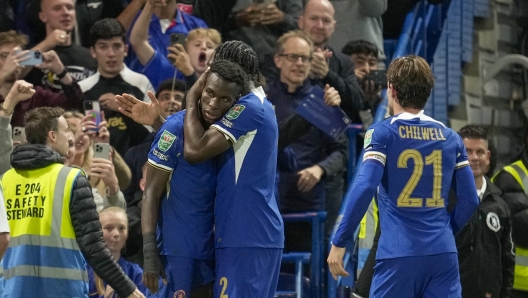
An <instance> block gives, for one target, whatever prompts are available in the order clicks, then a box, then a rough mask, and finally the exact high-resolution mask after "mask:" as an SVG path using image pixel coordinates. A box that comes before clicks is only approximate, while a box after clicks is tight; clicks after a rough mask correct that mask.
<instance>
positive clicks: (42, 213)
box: [0, 107, 144, 297]
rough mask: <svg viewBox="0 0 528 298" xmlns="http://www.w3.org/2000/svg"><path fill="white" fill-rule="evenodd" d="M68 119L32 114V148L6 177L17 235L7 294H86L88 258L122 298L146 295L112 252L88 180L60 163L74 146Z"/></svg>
mask: <svg viewBox="0 0 528 298" xmlns="http://www.w3.org/2000/svg"><path fill="white" fill-rule="evenodd" d="M63 114H64V110H62V109H61V108H49V107H41V108H36V109H33V110H32V111H30V112H29V113H28V114H27V115H26V117H25V123H26V127H25V128H26V136H27V140H28V144H26V145H20V146H18V147H16V148H15V149H14V150H13V153H12V155H11V165H12V166H13V169H11V170H9V171H7V172H6V173H5V174H4V175H3V176H2V177H0V182H1V183H0V187H1V190H2V192H3V194H4V200H5V204H6V211H7V217H8V221H9V223H10V227H11V230H12V234H11V242H10V244H9V248H8V251H7V253H6V255H5V256H4V259H3V266H4V267H3V269H4V275H5V284H4V286H5V289H4V295H6V296H9V297H37V296H38V295H42V293H45V294H47V295H54V296H56V297H73V296H78V297H83V296H87V295H88V287H87V283H88V277H87V272H86V266H85V261H87V262H88V264H90V266H91V267H92V268H93V270H94V272H95V273H96V274H97V275H98V276H100V277H101V278H102V279H103V280H105V281H106V282H108V284H109V285H110V286H111V287H112V288H113V289H114V290H115V292H116V293H117V294H118V295H119V296H120V297H144V295H143V294H141V292H139V290H138V289H137V287H136V285H134V283H133V282H132V281H131V280H130V279H129V278H128V277H127V276H126V275H125V273H124V272H123V271H122V270H121V268H120V267H119V265H117V263H116V262H115V260H114V259H113V257H112V254H111V253H110V251H109V250H108V248H106V245H105V242H104V239H103V233H102V229H101V223H100V222H99V216H98V214H97V211H96V208H95V202H94V199H93V195H92V190H91V186H90V183H89V182H88V179H87V178H86V177H85V176H84V175H83V173H82V170H80V169H76V168H70V167H66V166H64V165H63V164H62V157H63V156H68V148H69V146H70V145H72V143H73V140H72V137H71V132H70V130H69V127H68V123H67V122H66V119H65V118H64V117H63V116H62V115H63ZM33 198H35V199H33ZM37 198H38V199H37ZM64 204H67V205H66V207H63V205H64ZM50 261H51V262H52V263H50ZM50 264H52V267H50ZM28 281H29V282H28Z"/></svg>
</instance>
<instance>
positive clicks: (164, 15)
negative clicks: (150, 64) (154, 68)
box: [127, 0, 207, 79]
mask: <svg viewBox="0 0 528 298" xmlns="http://www.w3.org/2000/svg"><path fill="white" fill-rule="evenodd" d="M137 26H141V27H143V26H144V28H143V29H147V30H146V31H145V36H144V39H148V41H149V43H150V45H151V46H152V48H153V49H154V50H155V51H157V52H160V53H161V55H162V56H163V57H166V56H167V54H169V52H168V50H167V47H168V46H170V45H171V43H170V36H171V35H172V34H173V33H179V34H182V35H184V36H186V35H187V34H188V33H189V31H191V30H192V29H196V28H207V24H206V23H205V22H204V21H203V20H201V19H199V18H197V17H195V16H192V15H190V14H187V13H185V12H183V11H180V10H179V9H178V4H177V1H176V0H147V1H146V3H145V6H144V7H143V10H142V11H141V13H140V14H139V16H138V17H137V19H136V22H135V24H133V25H132V28H136V27H137ZM134 35H135V33H134V29H132V31H131V33H130V42H131V43H133V40H134V39H135V38H136V37H135V36H134ZM132 48H133V49H134V51H131V52H130V55H129V56H128V58H127V65H128V66H129V67H130V69H132V70H133V71H137V72H141V70H142V69H143V66H144V65H145V64H146V61H143V59H141V58H139V56H136V55H142V53H141V52H140V51H139V50H137V49H136V47H135V46H134V45H133V44H132ZM180 79H181V78H180Z"/></svg>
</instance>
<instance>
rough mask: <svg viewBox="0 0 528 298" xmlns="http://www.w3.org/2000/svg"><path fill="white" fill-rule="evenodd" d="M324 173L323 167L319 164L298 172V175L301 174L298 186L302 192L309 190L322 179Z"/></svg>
mask: <svg viewBox="0 0 528 298" xmlns="http://www.w3.org/2000/svg"><path fill="white" fill-rule="evenodd" d="M323 173H324V170H323V168H321V167H320V166H318V165H315V166H312V167H309V168H306V169H304V170H302V171H299V172H297V175H299V181H298V182H297V188H298V189H299V191H300V192H309V191H310V190H311V189H312V188H313V187H314V186H315V185H316V184H317V183H318V182H319V181H321V177H322V176H323Z"/></svg>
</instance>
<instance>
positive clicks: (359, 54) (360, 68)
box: [342, 40, 387, 129]
mask: <svg viewBox="0 0 528 298" xmlns="http://www.w3.org/2000/svg"><path fill="white" fill-rule="evenodd" d="M342 53H343V54H345V55H347V56H350V60H352V62H354V73H355V74H356V77H357V79H358V82H359V83H360V84H361V87H362V89H363V93H364V95H365V97H364V98H363V107H362V109H361V110H360V111H359V117H360V118H361V122H363V127H364V129H367V128H368V127H369V126H370V125H371V124H372V122H373V121H374V119H373V116H374V114H375V113H376V109H377V108H378V105H379V103H380V101H381V89H383V88H384V86H385V83H386V81H387V80H386V78H384V76H385V72H384V71H381V70H380V71H378V65H379V63H378V61H379V60H378V53H379V51H378V48H377V47H376V45H375V44H373V43H371V42H368V41H366V40H355V41H350V42H348V43H347V44H346V45H345V47H344V48H343V50H342ZM378 72H379V73H378Z"/></svg>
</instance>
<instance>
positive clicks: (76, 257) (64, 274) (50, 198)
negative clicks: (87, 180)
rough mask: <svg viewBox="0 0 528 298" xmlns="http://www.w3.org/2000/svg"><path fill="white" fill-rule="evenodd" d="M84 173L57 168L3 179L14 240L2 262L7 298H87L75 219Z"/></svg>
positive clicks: (13, 173) (8, 174) (11, 172)
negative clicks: (74, 199) (73, 205)
mask: <svg viewBox="0 0 528 298" xmlns="http://www.w3.org/2000/svg"><path fill="white" fill-rule="evenodd" d="M80 173H81V171H80V170H79V169H74V168H70V167H66V166H64V165H62V164H58V163H56V164H52V165H49V166H47V167H44V168H39V169H31V170H19V169H18V170H17V169H11V170H9V171H7V172H6V173H5V174H4V175H3V176H1V177H0V187H1V188H2V191H3V194H4V204H5V207H6V211H7V220H8V223H9V228H10V230H11V231H10V236H11V240H10V241H9V246H8V249H7V251H6V254H5V256H4V259H3V269H4V276H5V289H4V295H7V296H8V297H38V296H39V294H40V295H42V294H43V293H53V294H54V295H55V297H61V295H66V296H69V297H85V296H87V292H88V286H87V282H88V275H87V271H86V262H85V260H84V257H83V255H82V253H81V251H80V249H79V245H78V244H77V240H76V237H75V232H74V230H73V225H72V221H71V217H70V199H71V196H72V188H73V184H74V182H75V179H76V178H77V176H78V175H79V174H80Z"/></svg>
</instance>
